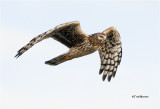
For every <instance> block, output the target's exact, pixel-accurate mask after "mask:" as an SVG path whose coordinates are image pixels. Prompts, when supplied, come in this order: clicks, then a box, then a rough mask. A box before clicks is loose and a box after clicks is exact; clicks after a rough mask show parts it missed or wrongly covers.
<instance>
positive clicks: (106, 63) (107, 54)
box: [98, 27, 122, 81]
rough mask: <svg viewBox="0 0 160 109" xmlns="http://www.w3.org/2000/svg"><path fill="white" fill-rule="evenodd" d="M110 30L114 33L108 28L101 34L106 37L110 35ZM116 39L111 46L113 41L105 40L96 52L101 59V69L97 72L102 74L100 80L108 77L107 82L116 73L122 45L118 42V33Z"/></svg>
mask: <svg viewBox="0 0 160 109" xmlns="http://www.w3.org/2000/svg"><path fill="white" fill-rule="evenodd" d="M110 30H113V31H116V32H117V30H115V28H113V27H112V28H109V29H107V30H105V31H104V32H103V33H104V34H106V35H107V37H109V36H108V34H110ZM116 35H118V36H117V37H116V38H118V39H117V42H116V43H115V44H113V43H112V42H113V40H112V41H111V39H108V40H106V43H105V44H104V45H103V46H102V47H101V48H100V49H99V50H98V51H99V55H100V59H101V67H100V70H99V74H102V73H103V76H102V80H103V81H104V80H105V79H106V77H107V76H108V81H110V80H111V78H112V77H115V74H116V72H117V67H118V65H119V64H120V62H121V58H122V44H121V41H120V36H119V33H118V34H116Z"/></svg>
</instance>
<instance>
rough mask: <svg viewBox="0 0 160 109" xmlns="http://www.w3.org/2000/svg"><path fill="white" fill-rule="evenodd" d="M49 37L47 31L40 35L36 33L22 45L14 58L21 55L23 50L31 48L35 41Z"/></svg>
mask: <svg viewBox="0 0 160 109" xmlns="http://www.w3.org/2000/svg"><path fill="white" fill-rule="evenodd" d="M48 37H49V32H48V31H47V32H44V33H42V34H40V35H38V36H37V37H35V38H33V39H32V40H31V41H30V42H29V43H28V44H27V45H25V46H24V47H22V48H21V49H20V50H19V51H18V52H17V54H16V56H15V58H18V57H19V56H21V55H22V54H23V53H24V52H26V51H27V50H28V49H29V48H31V47H32V46H33V45H35V44H36V43H38V42H40V41H42V40H43V39H46V38H48Z"/></svg>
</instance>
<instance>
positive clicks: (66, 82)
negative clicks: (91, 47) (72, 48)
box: [0, 0, 160, 109]
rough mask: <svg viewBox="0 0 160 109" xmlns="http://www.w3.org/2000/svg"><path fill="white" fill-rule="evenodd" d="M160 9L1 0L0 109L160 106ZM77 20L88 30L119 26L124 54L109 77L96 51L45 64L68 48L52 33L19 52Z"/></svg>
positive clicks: (146, 3) (154, 5) (123, 2)
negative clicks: (102, 71) (19, 53)
mask: <svg viewBox="0 0 160 109" xmlns="http://www.w3.org/2000/svg"><path fill="white" fill-rule="evenodd" d="M159 7H160V6H159V3H158V2H157V1H154V0H131V1H127V0H112V1H107V0H106V1H105V0H88V1H87V0H83V1H72V0H70V1H64V0H60V1H58V0H57V1H54V0H53V1H51V0H40V1H38V0H33V1H31V0H19V1H18V0H17V1H15V0H12V1H9V0H1V1H0V108H2V109H36V108H37V109H159V108H160V102H159V101H160V93H159V92H160V87H159V86H160V84H159V83H160V79H159V77H160V74H158V73H160V70H159V66H160V63H159V62H160V57H159V55H160V53H159V49H160V44H159V43H160V38H159V37H160V31H159V30H160V20H159V18H160V14H159V13H160V8H159ZM75 20H78V21H80V23H81V27H82V29H83V31H84V32H85V33H87V34H92V33H96V32H102V31H103V30H105V29H107V28H109V27H110V26H114V27H115V28H117V30H118V31H119V33H120V35H121V41H122V46H123V56H122V61H121V64H120V66H119V68H118V71H117V74H116V76H115V78H112V80H111V82H107V81H104V82H103V81H102V76H101V75H99V74H98V71H99V68H100V59H99V55H98V52H95V53H93V54H91V55H88V56H84V57H81V58H77V59H74V60H71V61H68V62H65V63H63V64H60V65H58V66H48V65H45V64H44V62H45V61H47V60H49V59H51V58H53V57H56V56H58V55H60V54H62V53H64V52H66V51H67V50H68V48H67V47H65V46H63V45H62V44H60V43H59V42H57V41H55V40H53V39H47V40H44V41H42V42H41V43H38V44H37V45H35V46H34V47H32V48H31V49H30V50H28V51H27V52H26V53H24V54H23V55H22V56H21V57H20V58H19V59H15V58H14V56H15V55H16V52H17V51H18V50H19V49H20V48H21V47H23V46H24V45H25V44H27V43H28V42H29V41H30V40H31V39H32V38H34V37H35V36H37V35H39V34H41V33H43V32H45V31H47V30H49V29H51V28H53V27H55V26H56V25H59V24H62V23H65V22H71V21H75ZM133 95H143V96H149V98H132V96H133Z"/></svg>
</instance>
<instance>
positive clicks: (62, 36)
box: [50, 21, 88, 48]
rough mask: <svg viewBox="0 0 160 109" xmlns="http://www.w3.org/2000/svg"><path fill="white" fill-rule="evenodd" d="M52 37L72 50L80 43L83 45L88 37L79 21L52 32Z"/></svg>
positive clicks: (56, 28) (63, 25) (60, 26)
mask: <svg viewBox="0 0 160 109" xmlns="http://www.w3.org/2000/svg"><path fill="white" fill-rule="evenodd" d="M50 35H51V37H52V38H53V39H55V40H57V41H59V42H61V43H62V44H64V45H65V46H67V47H69V48H71V47H73V46H75V45H76V44H78V43H82V42H83V41H84V40H85V38H86V37H87V36H88V35H87V34H85V33H84V32H83V31H82V29H81V27H80V23H79V22H78V21H74V22H69V23H64V24H61V25H58V26H56V27H55V28H54V29H53V30H51V34H50Z"/></svg>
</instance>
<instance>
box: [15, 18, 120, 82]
mask: <svg viewBox="0 0 160 109" xmlns="http://www.w3.org/2000/svg"><path fill="white" fill-rule="evenodd" d="M47 38H53V39H55V40H57V41H59V42H60V43H62V44H63V45H65V46H67V47H68V48H69V51H68V52H67V53H65V54H62V55H59V56H57V57H55V58H53V59H51V60H49V61H46V62H45V64H48V65H53V66H54V65H58V64H61V63H63V62H65V61H68V60H71V59H74V58H78V57H81V56H85V55H88V54H91V53H93V52H95V51H97V50H98V52H99V55H100V60H101V67H100V70H99V74H102V73H103V76H102V80H103V81H104V80H105V79H106V77H108V81H110V80H111V78H112V77H115V74H116V71H117V67H118V65H119V64H120V62H121V58H122V45H121V40H120V34H119V33H118V31H117V30H116V29H115V28H114V27H110V28H108V29H106V30H104V31H103V32H102V33H95V34H91V35H87V34H85V33H84V32H83V31H82V29H81V27H80V22H78V21H73V22H68V23H64V24H60V25H58V26H56V27H55V28H53V29H50V30H49V31H47V32H44V33H42V34H40V35H38V36H37V37H35V38H33V39H32V40H31V41H30V42H29V43H28V44H27V45H25V46H24V47H22V48H21V49H20V50H19V51H18V52H17V55H16V56H15V57H16V58H18V57H19V56H21V55H22V54H23V53H24V52H26V51H27V50H28V49H29V48H31V47H32V46H33V45H35V44H36V43H38V42H40V41H42V40H44V39H47Z"/></svg>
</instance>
